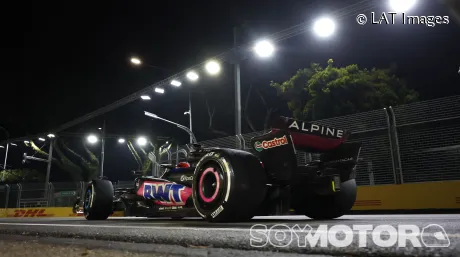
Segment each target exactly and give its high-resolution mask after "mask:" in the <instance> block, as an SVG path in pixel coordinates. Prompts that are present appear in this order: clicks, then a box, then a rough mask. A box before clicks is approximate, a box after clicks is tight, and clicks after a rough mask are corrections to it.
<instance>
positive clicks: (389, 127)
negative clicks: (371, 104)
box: [383, 108, 398, 184]
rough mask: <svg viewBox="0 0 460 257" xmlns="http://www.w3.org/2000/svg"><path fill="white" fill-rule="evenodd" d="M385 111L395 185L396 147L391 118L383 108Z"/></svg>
mask: <svg viewBox="0 0 460 257" xmlns="http://www.w3.org/2000/svg"><path fill="white" fill-rule="evenodd" d="M383 111H384V112H385V118H386V122H387V126H388V140H389V141H390V154H391V164H392V168H393V179H394V182H395V184H398V181H397V177H396V163H395V157H394V147H393V137H392V129H391V122H390V116H389V115H388V111H387V108H383Z"/></svg>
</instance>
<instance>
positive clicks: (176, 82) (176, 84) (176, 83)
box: [171, 80, 182, 87]
mask: <svg viewBox="0 0 460 257" xmlns="http://www.w3.org/2000/svg"><path fill="white" fill-rule="evenodd" d="M171 85H173V86H175V87H180V86H181V85H182V83H180V81H177V80H173V81H171Z"/></svg>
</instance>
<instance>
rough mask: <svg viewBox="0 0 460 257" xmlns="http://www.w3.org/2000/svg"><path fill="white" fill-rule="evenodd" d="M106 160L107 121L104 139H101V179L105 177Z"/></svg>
mask: <svg viewBox="0 0 460 257" xmlns="http://www.w3.org/2000/svg"><path fill="white" fill-rule="evenodd" d="M104 160H105V120H104V125H103V126H102V138H101V177H102V176H104Z"/></svg>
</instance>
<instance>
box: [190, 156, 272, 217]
mask: <svg viewBox="0 0 460 257" xmlns="http://www.w3.org/2000/svg"><path fill="white" fill-rule="evenodd" d="M266 190H267V176H266V174H265V170H264V169H263V167H262V165H261V163H260V161H259V159H258V158H257V157H256V156H254V155H253V154H251V153H248V152H244V151H240V150H231V149H219V150H216V151H213V152H210V153H208V154H206V155H205V156H204V157H203V158H202V159H201V160H200V162H199V163H198V164H197V167H196V169H195V173H194V176H193V185H192V192H193V193H192V197H193V203H194V205H195V209H196V210H197V212H198V214H199V215H200V216H201V217H203V218H204V219H206V220H208V221H211V222H233V221H245V220H249V219H251V218H252V217H254V215H255V213H256V211H257V209H258V208H259V207H260V205H261V203H262V201H263V200H264V199H265V196H266Z"/></svg>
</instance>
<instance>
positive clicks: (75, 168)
mask: <svg viewBox="0 0 460 257" xmlns="http://www.w3.org/2000/svg"><path fill="white" fill-rule="evenodd" d="M52 144H53V149H54V151H53V162H52V165H56V166H58V167H59V169H60V170H62V171H63V172H66V173H68V174H69V176H70V177H71V178H72V180H74V181H81V180H84V181H89V180H91V179H94V178H96V177H97V175H98V174H99V159H98V158H97V156H96V155H95V154H94V153H93V152H91V151H90V150H89V149H88V148H87V147H86V145H85V143H84V142H82V144H83V148H84V151H85V155H86V156H85V155H82V154H78V153H77V152H76V151H75V150H72V149H71V148H70V147H69V146H68V145H67V143H66V142H65V140H64V139H62V138H56V139H55V140H53V141H52ZM26 146H29V147H31V148H32V149H34V150H35V151H36V153H37V154H38V155H40V156H42V157H45V158H48V153H47V152H46V151H44V150H43V149H41V148H39V147H38V146H37V145H36V144H35V143H34V142H33V141H30V142H29V143H26ZM43 181H44V179H43Z"/></svg>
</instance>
